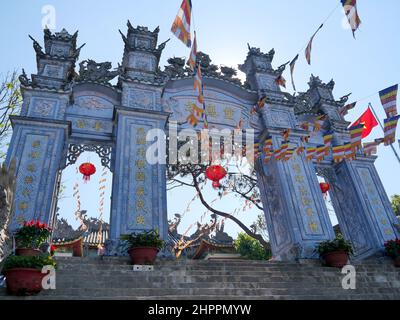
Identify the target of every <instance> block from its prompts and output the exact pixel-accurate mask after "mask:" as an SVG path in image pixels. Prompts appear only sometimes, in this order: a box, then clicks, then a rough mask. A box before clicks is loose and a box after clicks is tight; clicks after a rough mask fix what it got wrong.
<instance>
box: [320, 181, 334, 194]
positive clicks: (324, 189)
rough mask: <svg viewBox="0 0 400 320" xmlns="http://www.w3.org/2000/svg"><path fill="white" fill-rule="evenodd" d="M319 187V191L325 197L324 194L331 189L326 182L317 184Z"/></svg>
mask: <svg viewBox="0 0 400 320" xmlns="http://www.w3.org/2000/svg"><path fill="white" fill-rule="evenodd" d="M319 187H320V188H321V191H322V193H323V194H324V195H326V193H327V192H328V191H329V189H330V188H331V186H330V185H329V183H327V182H321V183H320V184H319Z"/></svg>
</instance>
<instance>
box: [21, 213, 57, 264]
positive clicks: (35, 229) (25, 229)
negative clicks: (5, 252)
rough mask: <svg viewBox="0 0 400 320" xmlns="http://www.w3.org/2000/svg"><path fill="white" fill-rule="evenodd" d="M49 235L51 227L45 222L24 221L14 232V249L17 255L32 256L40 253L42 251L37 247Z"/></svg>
mask: <svg viewBox="0 0 400 320" xmlns="http://www.w3.org/2000/svg"><path fill="white" fill-rule="evenodd" d="M50 235H51V228H49V227H48V226H47V225H46V224H45V223H41V222H40V221H39V220H38V221H36V222H35V221H34V220H32V221H30V222H27V221H24V222H23V224H22V227H21V228H19V229H18V230H17V232H16V233H15V235H14V236H15V240H16V244H17V249H16V251H15V253H16V255H18V256H34V255H36V256H37V255H40V254H41V253H42V251H41V250H40V249H39V248H40V246H41V245H43V244H44V243H45V242H46V240H47V239H48V238H49V237H50Z"/></svg>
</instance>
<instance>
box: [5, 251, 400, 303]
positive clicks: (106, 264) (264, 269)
mask: <svg viewBox="0 0 400 320" xmlns="http://www.w3.org/2000/svg"><path fill="white" fill-rule="evenodd" d="M57 263H58V268H57V271H56V286H57V290H48V291H43V292H42V293H41V294H40V295H38V296H35V297H26V298H17V299H27V300H31V299H32V300H35V299H138V300H140V299H176V300H186V299H204V300H219V299H248V298H251V299H400V272H399V271H400V270H399V269H396V268H394V267H393V265H392V262H391V261H390V260H382V259H381V260H374V261H368V262H365V263H364V262H362V263H359V262H356V263H355V266H356V271H357V278H356V280H357V282H356V285H357V289H356V290H344V289H343V288H342V286H341V283H342V279H343V277H344V275H343V274H342V273H341V270H340V269H338V268H328V267H324V266H322V265H321V263H320V262H319V261H303V262H301V263H298V262H293V263H288V262H284V263H283V262H270V261H192V260H181V261H166V260H163V261H157V263H156V264H155V266H154V269H155V270H154V271H149V272H134V271H133V269H132V268H133V267H132V266H131V265H130V261H129V259H127V258H114V257H112V258H110V257H104V259H100V258H98V257H96V258H57ZM0 296H1V298H0V299H11V298H15V297H9V296H7V295H6V292H5V290H2V289H1V288H0Z"/></svg>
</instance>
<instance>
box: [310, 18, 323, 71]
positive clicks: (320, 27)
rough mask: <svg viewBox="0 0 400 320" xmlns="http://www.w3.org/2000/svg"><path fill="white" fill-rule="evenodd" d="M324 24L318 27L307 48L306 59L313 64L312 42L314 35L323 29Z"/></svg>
mask: <svg viewBox="0 0 400 320" xmlns="http://www.w3.org/2000/svg"><path fill="white" fill-rule="evenodd" d="M323 26H324V24H321V25H320V27H319V28H318V29H317V31H315V33H314V34H313V36H312V37H311V39H310V42H309V43H308V45H307V48H306V52H305V53H306V59H307V62H308V64H309V65H311V49H312V42H313V40H314V37H315V36H316V35H317V33H318V31H319V30H321V29H322V27H323Z"/></svg>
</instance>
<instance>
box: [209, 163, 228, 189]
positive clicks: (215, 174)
mask: <svg viewBox="0 0 400 320" xmlns="http://www.w3.org/2000/svg"><path fill="white" fill-rule="evenodd" d="M226 173H227V172H226V170H225V169H224V167H223V166H221V165H212V166H210V167H208V168H207V169H206V177H207V178H208V179H210V180H211V181H212V182H213V183H212V186H213V187H214V188H215V189H217V188H219V187H220V186H221V184H220V182H219V180H221V179H223V178H225V176H226Z"/></svg>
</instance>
